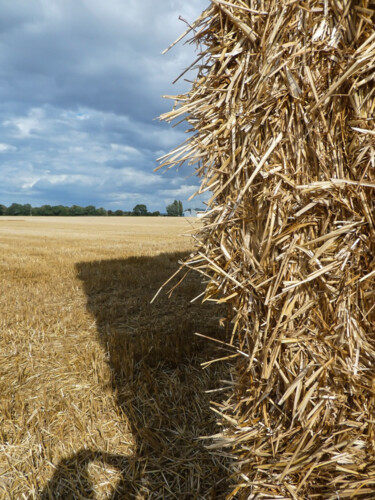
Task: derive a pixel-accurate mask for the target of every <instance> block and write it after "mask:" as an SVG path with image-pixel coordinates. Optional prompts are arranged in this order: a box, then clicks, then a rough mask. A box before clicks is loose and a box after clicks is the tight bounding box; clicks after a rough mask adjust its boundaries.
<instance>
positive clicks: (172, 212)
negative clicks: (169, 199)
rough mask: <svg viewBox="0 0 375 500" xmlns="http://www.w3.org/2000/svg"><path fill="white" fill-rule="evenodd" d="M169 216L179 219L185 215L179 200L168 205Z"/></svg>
mask: <svg viewBox="0 0 375 500" xmlns="http://www.w3.org/2000/svg"><path fill="white" fill-rule="evenodd" d="M166 210H167V214H168V215H169V216H170V217H179V216H181V215H182V214H183V207H182V202H181V201H178V200H174V202H173V203H171V204H170V205H167V207H166Z"/></svg>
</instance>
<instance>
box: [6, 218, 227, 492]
mask: <svg viewBox="0 0 375 500" xmlns="http://www.w3.org/2000/svg"><path fill="white" fill-rule="evenodd" d="M187 230H189V222H188V221H187V220H185V219H173V218H168V219H163V218H160V219H159V218H157V219H156V218H105V219H103V218H42V217H40V218H38V217H33V218H24V219H22V218H20V217H17V218H9V217H7V218H6V217H1V218H0V249H1V257H0V311H1V312H0V331H1V336H0V342H1V348H0V393H1V400H0V451H1V452H0V498H1V499H18V498H27V499H34V498H35V499H58V498H61V499H74V498H95V499H109V498H110V499H115V498H117V499H119V498H129V499H131V498H137V499H142V498H147V499H148V498H155V499H156V498H176V499H183V498H186V499H194V498H196V499H198V498H223V495H222V492H223V491H225V489H226V488H227V486H226V485H225V484H224V481H223V479H222V478H225V477H226V476H227V471H226V468H225V462H224V461H225V459H224V458H223V457H222V456H220V455H219V454H216V455H215V454H209V453H208V451H207V450H206V449H205V448H204V446H203V445H202V441H201V440H199V439H198V437H199V436H202V435H211V434H212V433H215V432H216V424H215V417H214V414H213V413H212V412H211V410H210V409H209V401H210V398H212V397H213V396H214V395H215V394H216V393H215V392H214V393H209V394H207V393H206V392H205V391H207V390H209V389H215V387H217V384H218V383H219V382H218V381H219V380H221V379H223V378H224V377H225V376H226V374H225V372H224V368H223V367H222V366H221V365H220V364H219V363H215V364H212V365H210V366H209V367H208V368H207V369H205V370H203V371H202V368H201V366H200V364H201V362H203V361H207V359H210V358H211V357H212V356H211V349H212V348H211V345H210V343H209V342H208V341H204V340H203V339H201V338H198V337H197V336H195V335H193V333H194V332H200V333H202V334H204V335H209V336H218V335H222V333H223V332H222V331H220V329H219V326H218V324H219V316H220V314H221V313H222V312H221V311H220V309H219V308H218V307H217V306H214V307H213V308H212V307H211V306H210V304H206V305H204V306H201V305H200V304H199V302H200V301H199V300H198V301H197V302H195V303H193V304H191V303H190V302H189V301H190V300H191V299H193V298H194V297H195V296H196V295H198V294H199V293H200V292H201V288H202V285H201V284H200V281H199V279H198V280H197V277H196V276H192V277H191V278H190V277H188V278H187V279H186V280H184V282H183V283H182V285H181V286H180V287H179V288H178V289H177V290H176V292H175V293H174V294H173V296H172V298H171V299H170V300H168V299H167V298H166V296H165V294H160V295H159V296H158V298H157V299H156V300H155V302H154V303H153V304H150V300H151V299H152V297H153V295H154V294H155V292H156V291H157V290H158V288H159V287H160V286H161V285H162V283H163V282H164V281H165V280H166V279H167V278H168V277H169V276H170V275H171V274H173V272H174V271H175V270H176V269H177V268H178V260H179V259H181V258H184V256H185V255H186V254H187V252H188V251H189V250H190V248H191V240H190V239H189V238H186V237H183V236H181V234H182V233H184V232H186V231H187ZM219 394H220V392H219ZM215 485H216V486H215Z"/></svg>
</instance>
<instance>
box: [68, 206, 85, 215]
mask: <svg viewBox="0 0 375 500" xmlns="http://www.w3.org/2000/svg"><path fill="white" fill-rule="evenodd" d="M84 212H85V209H84V208H83V207H80V206H79V205H73V206H72V207H70V209H69V215H75V216H77V215H78V216H79V215H85V213H84Z"/></svg>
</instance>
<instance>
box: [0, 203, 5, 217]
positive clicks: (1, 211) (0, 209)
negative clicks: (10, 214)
mask: <svg viewBox="0 0 375 500" xmlns="http://www.w3.org/2000/svg"><path fill="white" fill-rule="evenodd" d="M6 213H7V207H6V206H5V205H0V215H5V214H6Z"/></svg>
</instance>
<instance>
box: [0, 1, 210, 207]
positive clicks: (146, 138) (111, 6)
mask: <svg viewBox="0 0 375 500" xmlns="http://www.w3.org/2000/svg"><path fill="white" fill-rule="evenodd" d="M207 3H208V1H200V0H190V1H189V2H185V1H184V0H164V1H163V2H154V1H153V0H143V1H140V0H127V1H126V2H125V0H107V1H106V2H102V1H101V0H90V1H89V0H64V2H60V1H59V0H29V1H28V2H26V3H25V2H24V1H23V0H22V1H21V0H12V2H8V1H6V0H0V7H1V12H2V17H1V21H0V30H1V35H0V44H1V50H0V133H1V144H0V173H1V174H2V176H1V177H2V182H1V183H0V203H5V204H9V203H11V202H13V201H16V202H23V203H26V202H31V203H32V204H34V205H35V204H43V203H63V204H71V203H76V204H94V205H98V206H99V205H104V206H107V207H108V208H111V207H112V206H113V207H120V205H121V204H122V206H121V207H120V208H124V209H130V208H132V206H130V205H129V204H132V203H133V202H134V201H138V202H139V201H144V202H146V203H147V204H148V205H150V209H160V210H163V209H164V207H165V205H164V204H165V203H166V201H168V200H170V199H174V197H177V196H181V197H183V196H185V195H186V196H188V195H190V194H191V192H192V191H193V190H194V189H195V186H196V183H197V181H196V179H195V178H194V177H189V176H190V175H191V173H192V169H189V168H188V167H186V168H185V169H182V170H181V171H180V172H171V171H169V172H166V173H165V174H163V175H162V174H154V173H153V169H154V168H155V166H156V161H155V160H156V158H157V157H158V156H160V155H162V154H164V153H165V152H166V151H168V150H170V149H171V148H173V147H174V146H177V145H178V144H180V143H181V142H182V141H183V140H184V139H185V134H184V133H183V129H181V128H177V129H172V128H171V127H170V126H169V125H167V124H163V123H160V122H159V121H158V120H155V118H156V117H157V116H158V115H159V114H160V113H162V112H164V111H166V110H167V109H169V108H170V107H171V104H172V103H171V102H166V101H163V100H162V99H161V95H162V94H171V93H179V92H181V91H182V90H183V89H184V84H183V82H180V83H179V84H178V85H177V86H175V87H172V85H171V81H172V80H173V79H174V78H176V76H178V74H179V73H180V72H181V71H182V70H183V69H184V67H185V66H186V65H187V64H189V63H190V62H191V59H192V57H193V56H192V49H191V48H188V47H179V48H176V49H173V51H171V52H170V53H168V54H167V55H165V56H162V55H161V51H162V50H163V49H164V48H166V47H167V46H168V45H169V44H170V43H171V42H172V41H174V39H175V38H177V36H178V35H179V34H180V33H181V32H182V31H183V30H184V29H185V25H184V24H183V23H181V22H180V21H178V16H179V15H182V16H183V17H184V18H186V19H188V20H189V21H190V22H191V21H192V20H193V19H194V18H195V17H196V15H198V14H199V13H200V11H201V10H202V9H203V8H204V7H205V6H206V5H207ZM183 201H184V202H185V199H183Z"/></svg>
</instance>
